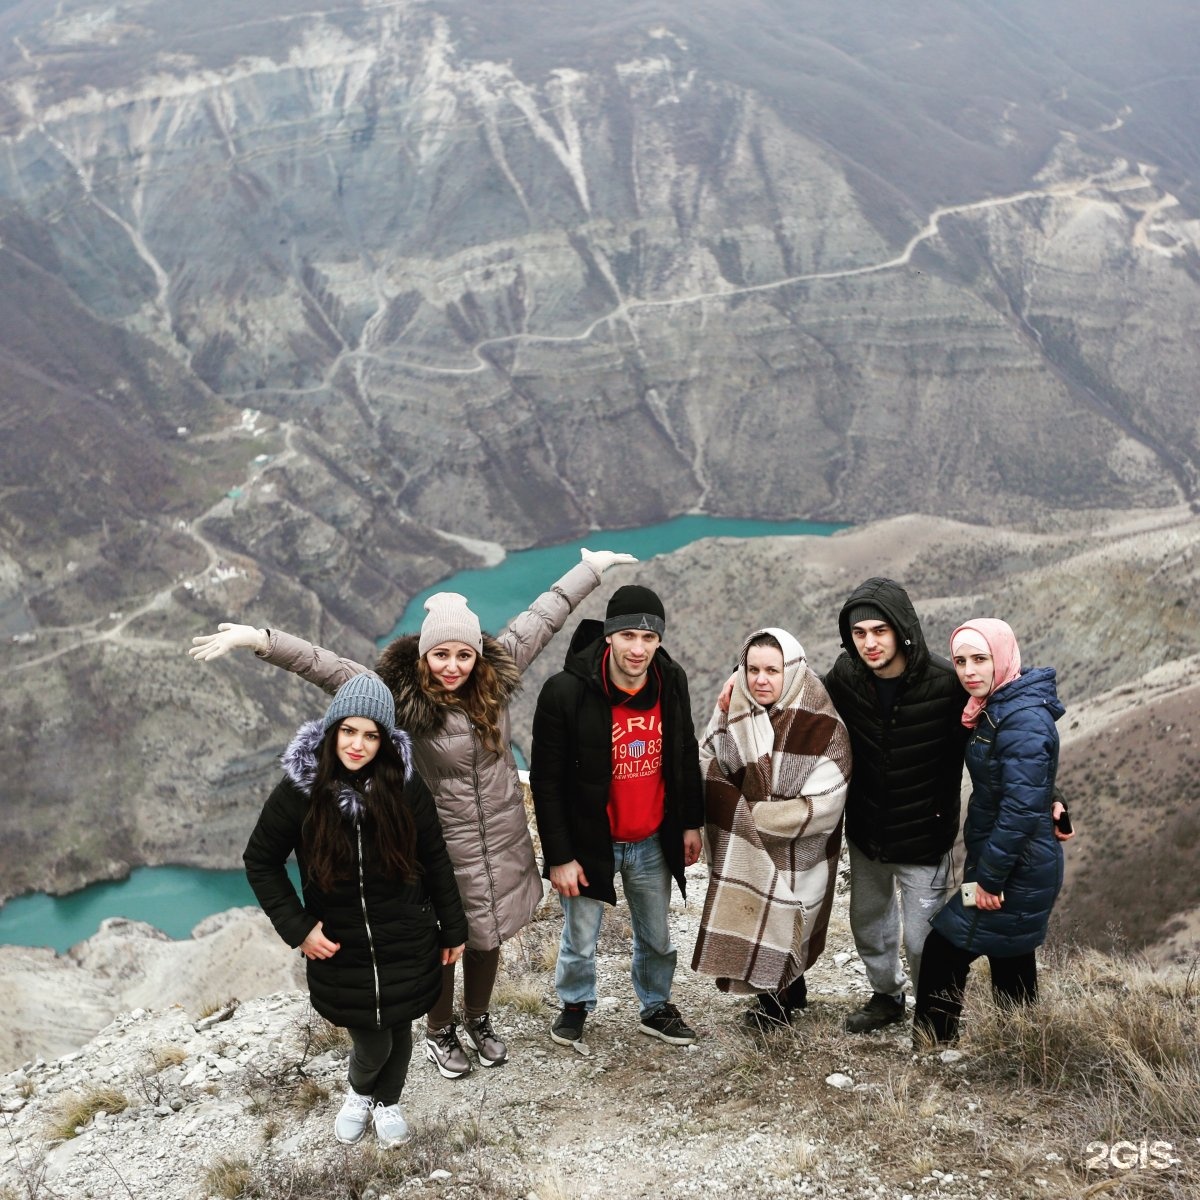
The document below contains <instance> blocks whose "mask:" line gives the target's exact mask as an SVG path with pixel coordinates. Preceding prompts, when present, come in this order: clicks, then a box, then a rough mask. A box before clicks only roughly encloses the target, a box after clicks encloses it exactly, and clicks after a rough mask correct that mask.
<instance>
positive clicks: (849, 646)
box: [838, 576, 929, 675]
mask: <svg viewBox="0 0 1200 1200" xmlns="http://www.w3.org/2000/svg"><path fill="white" fill-rule="evenodd" d="M864 604H870V605H872V606H873V607H875V608H877V609H879V611H880V612H881V613H883V615H884V618H885V619H886V621H887V623H888V624H889V625H890V626H891V627H892V628H893V629H894V630H895V631H896V634H897V636H898V637H899V639H900V646H901V649H903V651H904V658H905V668H904V673H905V674H906V675H907V674H908V673H909V672H910V671H919V670H922V669H923V668H924V667H925V664H926V663H927V662H928V661H929V647H928V646H927V645H926V644H925V634H924V633H923V632H922V630H921V622H920V620H919V619H918V617H917V610H916V609H915V608H913V605H912V601H911V600H910V599H909V598H908V593H907V592H906V591H905V590H904V588H902V587H901V586H900V584H898V583H897V582H896V581H895V580H894V579H884V578H883V577H882V576H876V577H874V578H872V579H868V580H866V581H865V582H863V583H860V584H859V585H858V587H856V588H855V589H854V591H852V592H851V593H850V598H849V599H848V600H847V601H846V603H845V604H843V605H842V611H841V612H840V613H839V614H838V632H839V633H840V634H841V638H842V648H843V649H844V650H845V651H846V653H847V654H848V655H850V657H851V659H853V660H854V662H855V663H857V664H858V665H859V666H860V667H862V669H863V670H864V671H866V670H867V669H868V668H867V665H866V663H864V662H863V661H862V659H861V658H859V655H858V648H857V647H856V646H855V645H854V638H853V637H852V636H851V634H850V612H851V610H852V609H855V608H858V607H860V606H861V605H864Z"/></svg>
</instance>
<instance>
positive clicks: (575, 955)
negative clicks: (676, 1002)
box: [554, 834, 676, 1017]
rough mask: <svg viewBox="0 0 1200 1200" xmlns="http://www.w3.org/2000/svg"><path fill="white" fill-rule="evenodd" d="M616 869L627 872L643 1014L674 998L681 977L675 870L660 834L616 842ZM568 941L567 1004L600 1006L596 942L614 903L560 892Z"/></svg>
mask: <svg viewBox="0 0 1200 1200" xmlns="http://www.w3.org/2000/svg"><path fill="white" fill-rule="evenodd" d="M613 864H614V867H615V873H617V874H619V875H620V876H621V884H622V886H623V887H624V889H625V900H626V902H627V903H628V904H629V921H630V924H631V925H632V926H633V965H632V968H631V969H630V977H631V978H632V979H633V990H634V991H635V992H636V993H637V998H638V1000H639V1001H640V1002H641V1006H642V1010H641V1015H642V1016H643V1017H646V1016H648V1015H649V1014H650V1013H652V1012H653V1011H654V1010H655V1009H656V1008H657V1007H658V1006H659V1005H660V1004H664V1003H665V1002H666V1001H668V1000H670V998H671V980H672V979H673V978H674V976H675V954H676V952H675V944H674V943H673V942H672V941H671V927H670V925H669V923H668V921H667V913H668V911H669V910H670V907H671V872H670V870H669V869H668V867H667V862H666V859H665V858H664V857H663V852H662V844H661V843H660V842H659V840H658V834H653V835H652V836H650V837H648V838H645V839H643V840H642V841H640V842H613ZM559 899H560V900H561V901H562V907H563V930H562V940H561V942H560V943H559V948H558V965H557V966H556V967H555V968H554V988H555V990H556V991H557V992H558V998H559V999H560V1000H561V1001H562V1002H563V1003H564V1004H582V1005H583V1006H584V1008H586V1009H587V1011H588V1012H591V1011H592V1010H593V1009H594V1008H595V1007H596V942H597V940H598V939H599V937H600V922H601V921H602V920H603V918H604V910H605V909H606V908H607V907H608V905H606V904H605V903H604V901H603V900H593V899H592V898H591V897H590V896H560V897H559Z"/></svg>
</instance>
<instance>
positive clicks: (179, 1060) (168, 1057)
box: [150, 1046, 188, 1071]
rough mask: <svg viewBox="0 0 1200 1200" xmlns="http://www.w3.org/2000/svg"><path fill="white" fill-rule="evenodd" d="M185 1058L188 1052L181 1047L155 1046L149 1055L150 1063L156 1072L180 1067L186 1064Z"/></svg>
mask: <svg viewBox="0 0 1200 1200" xmlns="http://www.w3.org/2000/svg"><path fill="white" fill-rule="evenodd" d="M187 1058H188V1052H187V1051H186V1050H185V1049H184V1048H183V1047H182V1046H156V1047H155V1048H154V1050H153V1052H152V1053H151V1055H150V1061H151V1062H152V1063H153V1064H154V1069H155V1070H156V1071H165V1070H167V1068H168V1067H178V1066H182V1065H183V1064H184V1063H185V1062H187Z"/></svg>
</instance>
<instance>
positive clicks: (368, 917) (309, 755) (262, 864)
mask: <svg viewBox="0 0 1200 1200" xmlns="http://www.w3.org/2000/svg"><path fill="white" fill-rule="evenodd" d="M321 726H322V723H321V722H320V721H309V722H308V723H307V724H306V725H303V726H301V728H300V730H299V731H298V732H297V734H296V736H295V738H293V740H292V742H291V744H290V745H289V746H288V749H287V751H286V752H285V754H284V764H285V769H286V770H287V772H288V773H287V775H285V777H284V778H283V779H282V780H280V782H279V783H278V784H277V785H276V786H275V789H274V790H273V791H272V792H271V795H270V796H269V797H268V798H267V802H266V804H265V805H264V806H263V810H262V813H261V814H260V815H259V818H258V823H257V824H256V825H255V827H254V832H253V833H252V834H251V835H250V840H249V842H248V843H247V844H246V850H245V853H244V854H243V856H242V858H243V861H244V862H245V864H246V876H247V878H248V879H249V880H250V886H251V887H252V888H253V889H254V894H255V896H256V897H257V898H258V902H259V904H261V905H262V907H263V910H264V911H265V912H266V914H267V916H268V917H270V918H271V923H272V924H273V925H274V926H275V930H276V932H277V933H278V934H279V936H280V937H281V938H283V940H284V941H285V942H287V944H288V945H289V946H299V945H300V943H301V942H302V941H304V939H305V938H306V937H307V936H308V935H309V933H310V932H311V931H312V929H313V928H314V926H315V925H316V923H317V922H318V921H322V922H323V923H324V927H323V932H324V934H325V936H326V937H327V938H329V939H330V940H331V941H334V942H339V943H341V949H339V950H338V951H337V953H336V954H334V955H333V956H332V957H331V958H327V959H309V960H308V963H307V974H308V990H309V996H310V998H311V1000H312V1005H313V1008H315V1009H316V1010H317V1012H319V1013H320V1014H321V1016H323V1017H324V1018H325V1019H326V1020H328V1021H332V1022H333V1023H334V1024H335V1025H344V1026H350V1027H353V1028H359V1029H390V1028H392V1027H393V1026H396V1025H400V1024H403V1023H405V1022H408V1021H413V1020H415V1019H416V1018H417V1017H420V1016H423V1015H424V1014H425V1013H427V1012H428V1011H429V1009H430V1008H432V1007H433V1004H434V1001H436V1000H437V998H438V996H439V995H440V993H441V990H442V962H441V950H440V948H441V947H443V946H460V945H462V944H463V943H464V942H465V941H466V938H467V919H466V917H465V915H464V914H463V906H462V901H461V900H460V899H459V895H458V888H457V887H456V885H455V882H454V869H453V868H452V867H451V865H450V859H449V857H448V856H447V854H446V845H445V842H444V841H443V840H442V831H441V827H440V826H439V824H438V819H437V810H436V809H435V808H434V805H433V797H432V796H431V795H430V794H429V789H428V788H427V787H426V786H425V783H424V782H423V780H422V779H421V777H420V776H419V775H418V774H417V773H416V772H415V771H412V770H411V769H410V771H409V775H408V781H407V783H406V784H405V787H404V803H405V804H407V805H408V807H409V809H410V811H411V812H412V815H413V821H414V823H415V825H416V831H417V850H416V856H417V860H418V862H419V863H420V864H421V866H422V868H423V875H422V876H421V877H420V878H419V879H417V880H415V881H412V882H406V881H405V880H403V879H399V878H397V877H396V876H394V875H392V876H389V875H385V874H384V873H383V872H382V870H381V869H380V864H379V861H378V858H377V856H376V854H375V852H374V848H373V839H372V831H371V825H370V818H369V817H361V816H360V817H347V819H346V828H347V832H348V834H349V836H350V837H351V840H352V842H353V845H354V849H355V863H356V872H355V875H354V877H353V878H350V879H347V880H344V881H341V882H339V883H337V884H335V886H334V887H333V889H332V890H331V891H328V892H325V891H322V890H321V889H320V888H318V887H317V885H316V883H315V882H313V880H311V879H310V878H309V873H308V869H307V864H306V861H305V854H304V845H303V843H302V840H301V832H302V828H303V824H304V817H305V814H306V813H307V812H308V806H309V788H310V787H311V785H312V781H313V778H314V774H315V771H316V751H317V747H318V746H319V744H320V742H321V738H322V736H323V730H322V728H321ZM393 741H394V742H395V743H396V746H397V749H399V750H400V751H401V757H403V758H404V760H405V763H406V765H407V764H408V763H409V762H410V750H409V743H408V736H407V735H406V734H405V733H403V732H401V731H400V730H397V731H396V733H395V734H394V735H393ZM331 803H332V801H331ZM292 851H295V853H296V861H297V864H298V865H299V868H300V879H301V884H302V887H303V891H304V899H303V901H301V899H300V897H299V896H297V895H296V889H295V888H294V887H293V886H292V881H291V880H290V879H289V878H288V874H287V869H286V864H287V858H288V855H289V854H291V853H292Z"/></svg>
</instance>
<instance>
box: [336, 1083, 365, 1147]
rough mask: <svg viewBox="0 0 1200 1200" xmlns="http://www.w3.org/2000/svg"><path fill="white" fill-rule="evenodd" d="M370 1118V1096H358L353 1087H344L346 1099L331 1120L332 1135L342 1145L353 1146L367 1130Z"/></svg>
mask: <svg viewBox="0 0 1200 1200" xmlns="http://www.w3.org/2000/svg"><path fill="white" fill-rule="evenodd" d="M370 1119H371V1097H370V1096H360V1095H359V1094H358V1093H357V1092H356V1091H355V1090H354V1089H353V1088H347V1089H346V1099H345V1100H343V1101H342V1107H341V1110H340V1111H339V1112H338V1115H337V1116H336V1117H335V1118H334V1120H333V1136H334V1137H335V1138H337V1140H338V1141H339V1142H341V1143H342V1145H343V1146H353V1145H354V1143H355V1142H357V1141H360V1140H361V1139H362V1135H363V1134H364V1133H366V1132H367V1122H368V1121H370Z"/></svg>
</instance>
